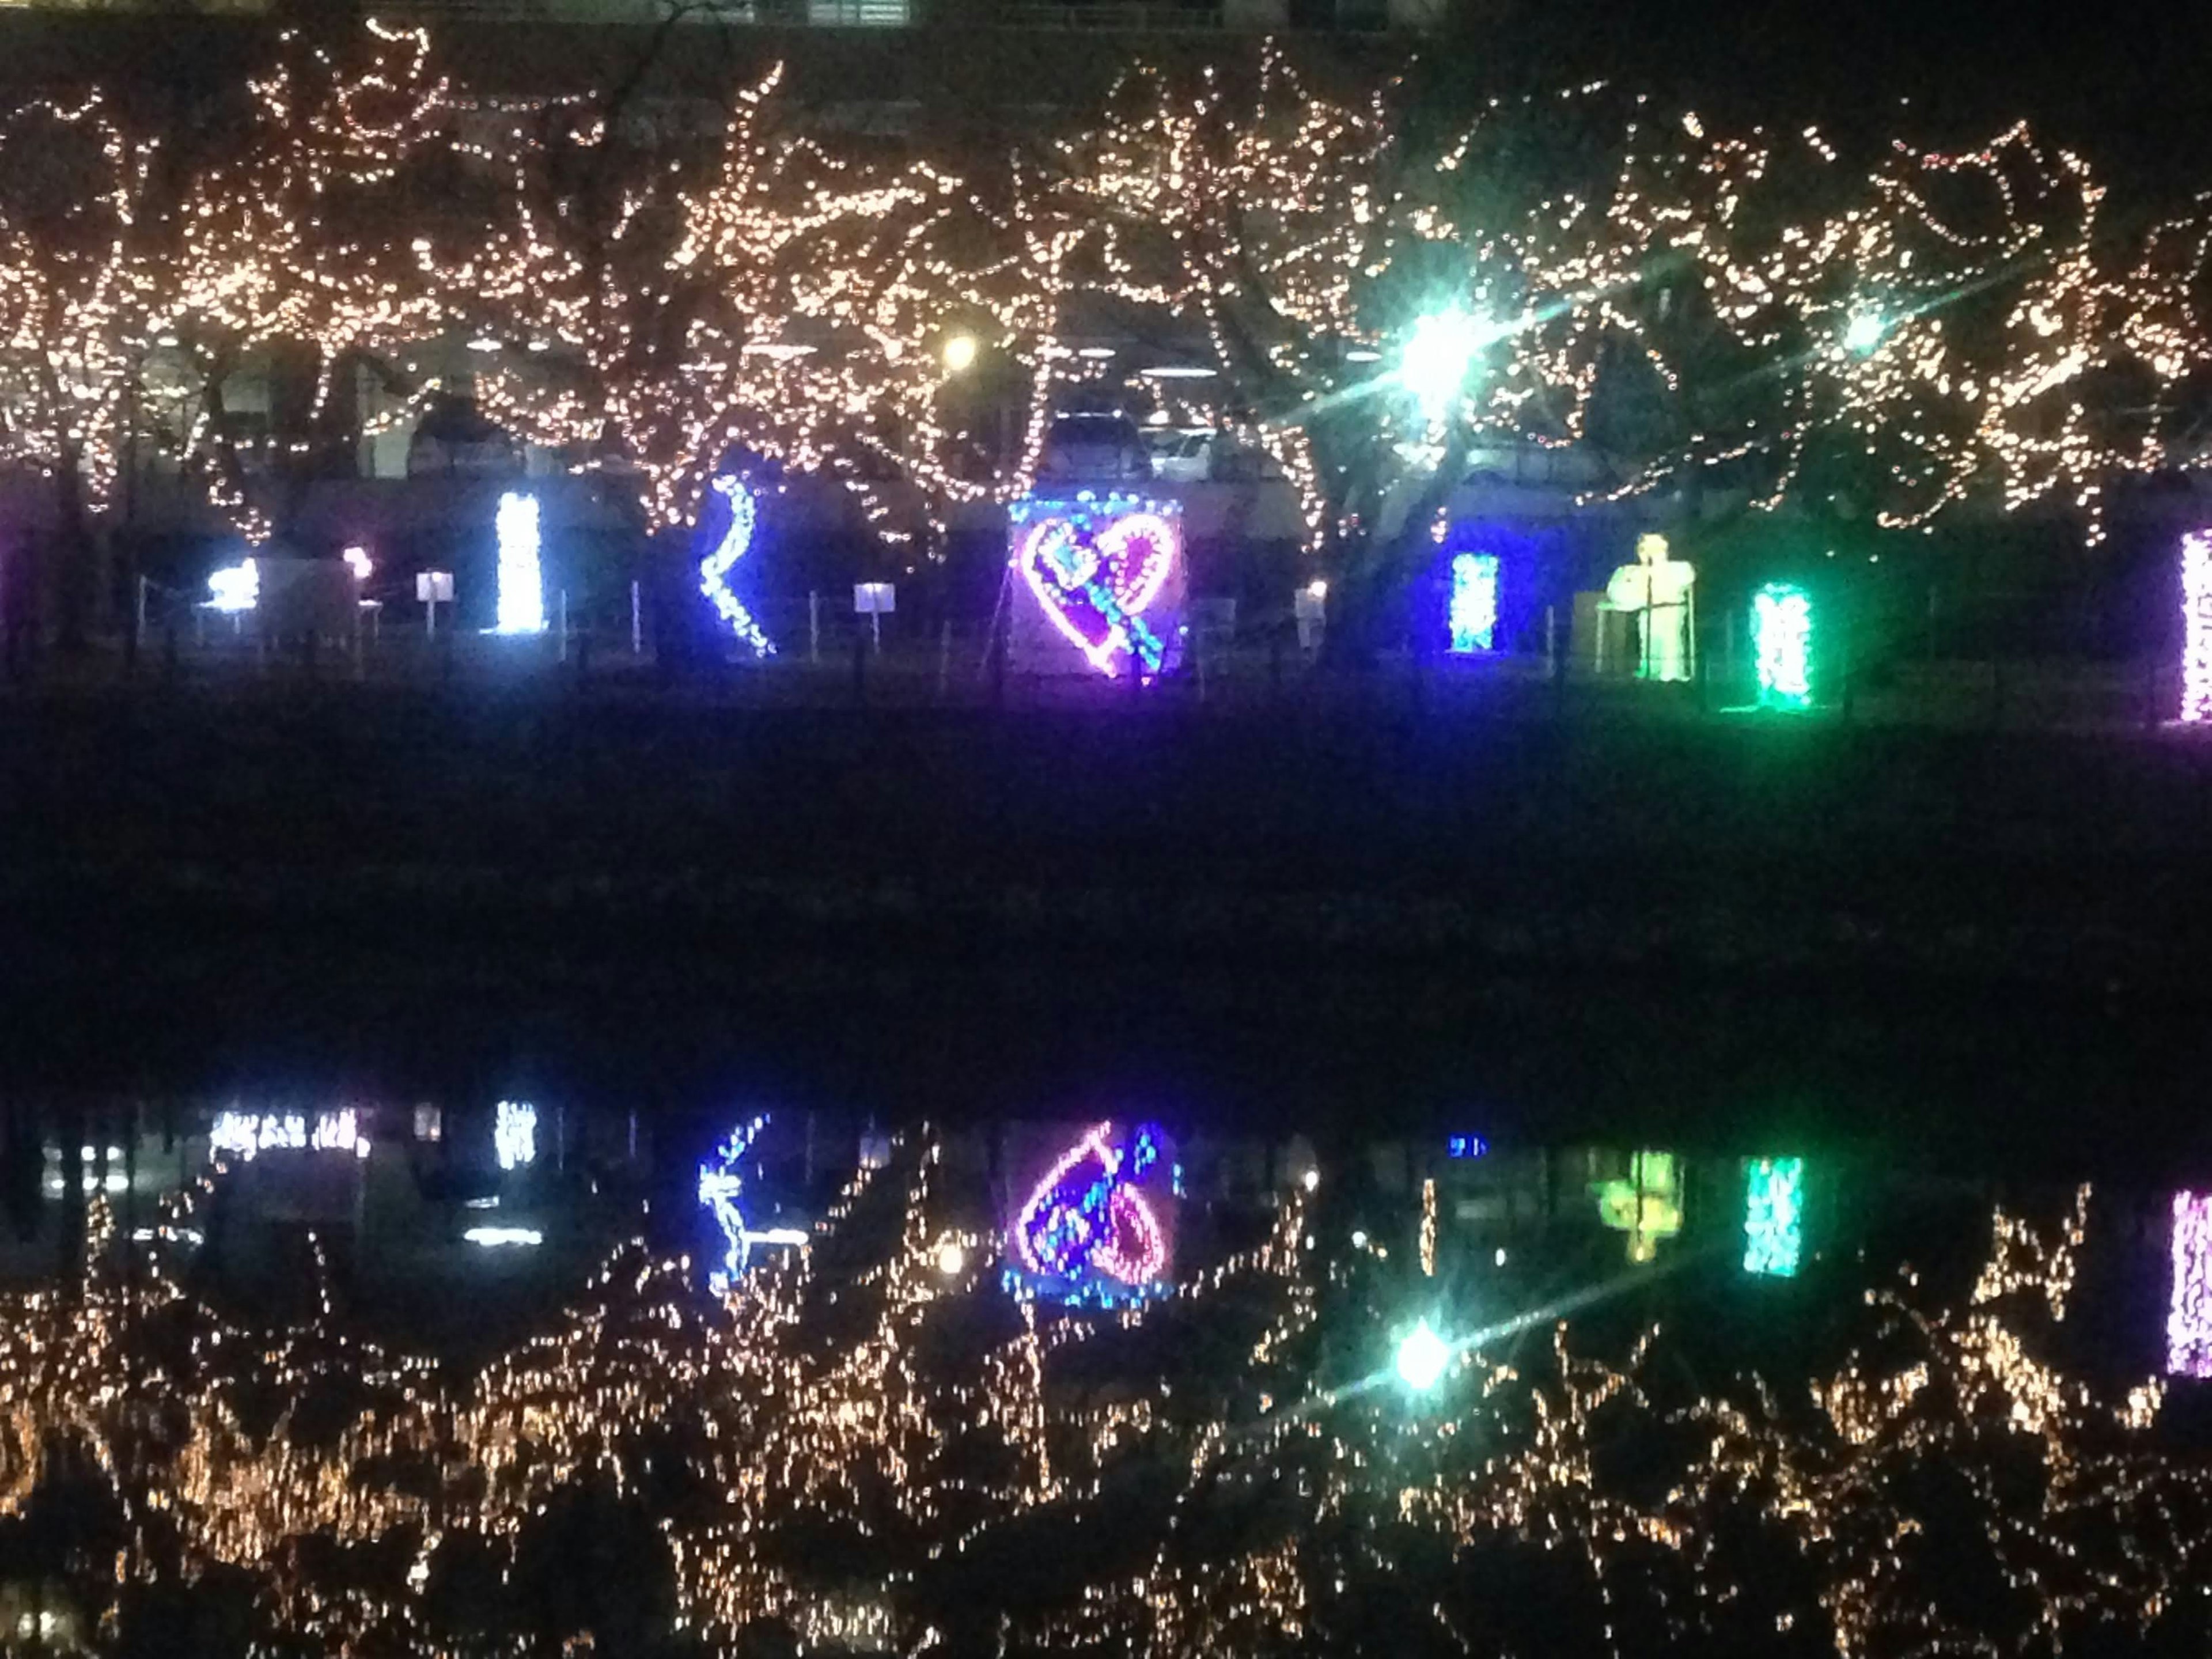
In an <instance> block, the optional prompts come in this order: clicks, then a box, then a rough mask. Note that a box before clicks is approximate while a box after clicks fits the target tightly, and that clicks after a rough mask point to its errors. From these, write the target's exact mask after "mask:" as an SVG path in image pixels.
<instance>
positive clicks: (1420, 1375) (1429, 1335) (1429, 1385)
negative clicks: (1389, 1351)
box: [1397, 1319, 1452, 1394]
mask: <svg viewBox="0 0 2212 1659" xmlns="http://www.w3.org/2000/svg"><path fill="white" fill-rule="evenodd" d="M1451 1359H1452V1349H1451V1344H1450V1343H1449V1342H1447V1341H1445V1340H1443V1338H1442V1337H1441V1336H1438V1335H1437V1334H1436V1332H1434V1331H1433V1330H1431V1329H1430V1328H1429V1322H1428V1321H1427V1320H1425V1319H1424V1320H1422V1321H1421V1322H1420V1323H1419V1324H1418V1325H1416V1326H1414V1327H1413V1329H1412V1330H1410V1331H1408V1332H1407V1333H1406V1334H1405V1335H1404V1336H1403V1337H1402V1338H1401V1339H1400V1340H1399V1342H1398V1362H1397V1369H1398V1380H1399V1381H1400V1382H1401V1383H1404V1384H1405V1385H1406V1386H1407V1388H1408V1389H1412V1390H1413V1392H1414V1393H1415V1394H1426V1393H1428V1392H1429V1391H1430V1390H1431V1389H1433V1388H1435V1387H1436V1386H1437V1383H1441V1382H1443V1376H1444V1372H1445V1370H1448V1369H1449V1367H1450V1364H1451Z"/></svg>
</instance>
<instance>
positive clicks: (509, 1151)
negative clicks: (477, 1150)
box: [491, 1100, 538, 1170]
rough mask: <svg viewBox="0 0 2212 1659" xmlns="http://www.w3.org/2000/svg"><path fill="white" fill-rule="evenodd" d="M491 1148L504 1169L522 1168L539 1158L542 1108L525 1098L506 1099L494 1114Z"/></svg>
mask: <svg viewBox="0 0 2212 1659" xmlns="http://www.w3.org/2000/svg"><path fill="white" fill-rule="evenodd" d="M491 1147H492V1152H493V1153H494V1154H495V1156H496V1157H497V1158H498V1159H499V1167H500V1168H501V1169H502V1170H514V1169H520V1167H521V1166H522V1165H524V1164H530V1163H534V1162H535V1161H536V1160H537V1158H538V1109H537V1108H536V1107H535V1106H532V1104H530V1103H529V1102H527V1101H523V1100H502V1101H501V1102H500V1103H499V1109H498V1110H497V1111H496V1112H495V1114H494V1115H493V1117H492V1124H491Z"/></svg>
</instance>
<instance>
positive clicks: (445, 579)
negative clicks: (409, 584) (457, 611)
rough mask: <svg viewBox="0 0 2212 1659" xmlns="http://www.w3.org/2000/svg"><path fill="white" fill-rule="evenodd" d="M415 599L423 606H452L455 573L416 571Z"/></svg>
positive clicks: (448, 571) (447, 571)
mask: <svg viewBox="0 0 2212 1659" xmlns="http://www.w3.org/2000/svg"><path fill="white" fill-rule="evenodd" d="M415 597H416V600H418V601H419V602H420V603H422V604H423V605H433V604H435V605H451V604H452V603H453V572H452V571H450V570H418V571H416V573H415Z"/></svg>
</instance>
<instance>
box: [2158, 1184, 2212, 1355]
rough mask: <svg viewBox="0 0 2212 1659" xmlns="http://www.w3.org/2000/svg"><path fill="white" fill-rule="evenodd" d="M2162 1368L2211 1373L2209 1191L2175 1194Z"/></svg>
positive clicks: (2211, 1195)
mask: <svg viewBox="0 0 2212 1659" xmlns="http://www.w3.org/2000/svg"><path fill="white" fill-rule="evenodd" d="M2166 1370H2168V1371H2170V1372H2172V1374H2173V1375H2174V1376H2202V1377H2212V1193H2176V1194H2174V1195H2173V1300H2172V1303H2171V1304H2169V1305H2168V1307H2167V1310H2166Z"/></svg>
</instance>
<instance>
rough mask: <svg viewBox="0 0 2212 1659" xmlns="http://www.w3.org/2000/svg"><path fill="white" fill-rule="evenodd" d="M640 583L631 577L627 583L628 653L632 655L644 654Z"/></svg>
mask: <svg viewBox="0 0 2212 1659" xmlns="http://www.w3.org/2000/svg"><path fill="white" fill-rule="evenodd" d="M642 586H643V585H642V584H641V583H640V582H638V581H637V580H635V579H633V580H631V582H630V585H629V653H630V655H631V656H633V657H641V656H643V655H644V654H645V598H644V594H643V592H642V591H641V590H642Z"/></svg>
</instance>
